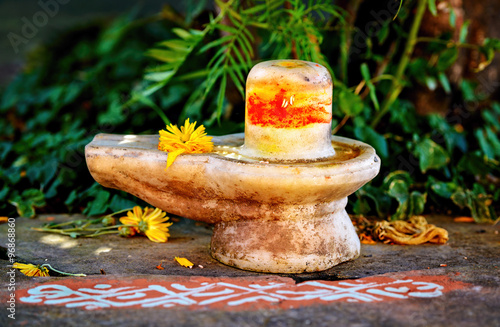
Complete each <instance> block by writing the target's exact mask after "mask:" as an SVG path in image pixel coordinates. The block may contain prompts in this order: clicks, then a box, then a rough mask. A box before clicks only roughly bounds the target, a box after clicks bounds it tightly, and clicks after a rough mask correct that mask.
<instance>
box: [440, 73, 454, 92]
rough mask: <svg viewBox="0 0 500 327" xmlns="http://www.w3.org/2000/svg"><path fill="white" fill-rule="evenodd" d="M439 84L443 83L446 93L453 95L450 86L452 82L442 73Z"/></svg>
mask: <svg viewBox="0 0 500 327" xmlns="http://www.w3.org/2000/svg"><path fill="white" fill-rule="evenodd" d="M438 78H439V82H440V83H441V86H442V87H443V89H444V91H445V92H446V94H450V93H451V86H450V81H449V80H448V77H446V74H445V73H443V72H441V73H439V74H438Z"/></svg>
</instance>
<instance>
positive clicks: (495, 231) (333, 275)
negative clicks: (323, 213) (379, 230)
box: [0, 215, 500, 326]
mask: <svg viewBox="0 0 500 327" xmlns="http://www.w3.org/2000/svg"><path fill="white" fill-rule="evenodd" d="M49 217H55V220H54V221H55V222H60V221H64V220H67V219H68V218H70V217H69V216H67V215H53V216H50V215H43V216H40V217H38V218H37V219H32V220H30V219H25V218H19V219H18V220H17V221H16V235H17V237H16V255H17V260H18V261H25V262H31V263H36V264H41V263H50V264H51V265H52V266H53V267H54V268H57V269H59V270H62V271H67V272H74V273H85V274H87V275H88V277H36V278H30V277H26V276H24V275H22V274H20V273H19V272H17V273H16V275H15V287H16V292H17V293H16V307H15V309H16V320H15V325H19V326H24V325H26V326H42V325H43V326H52V325H58V326H59V325H60V326H94V325H121V326H143V325H144V326H156V325H158V326H160V325H161V326H195V325H196V326H307V325H311V326H332V325H336V326H401V325H405V326H500V272H499V266H500V235H499V230H500V226H492V225H480V224H470V223H456V222H453V219H452V218H450V217H439V216H435V217H428V220H429V222H430V223H434V224H436V225H438V226H440V227H444V228H446V229H447V230H448V232H449V235H450V240H449V242H448V244H446V245H420V246H398V245H387V244H376V245H365V244H363V245H362V249H361V256H360V258H359V259H357V260H354V261H351V262H347V263H344V264H340V265H338V266H336V267H334V268H332V269H330V270H327V271H324V272H320V273H308V274H297V275H272V274H261V273H253V272H247V271H242V270H238V269H235V268H231V267H228V266H225V265H222V264H220V263H218V262H217V261H215V260H214V259H212V258H211V257H210V254H209V242H210V236H211V233H212V231H211V227H210V226H208V225H205V224H200V223H196V222H193V221H190V220H187V219H180V221H179V222H176V223H175V224H174V225H173V226H172V227H171V234H172V235H171V238H170V239H169V241H168V243H166V244H156V243H153V242H150V241H149V240H148V239H146V238H145V237H135V238H131V239H125V238H120V237H119V236H115V235H108V236H102V237H100V238H96V239H71V238H69V237H64V236H60V235H55V234H47V233H40V232H36V231H33V230H30V228H31V227H39V226H41V225H42V224H43V223H44V222H47V221H49V220H51V219H52V218H49ZM76 217H78V216H72V217H71V218H73V219H74V218H76ZM7 228H8V226H7V224H3V225H0V245H1V246H6V244H7V235H6V233H7ZM175 256H179V257H186V258H188V259H189V260H191V261H192V262H193V263H194V264H195V267H194V268H193V269H188V268H184V267H181V266H180V265H178V264H177V263H176V262H175V261H174V257H175ZM2 259H3V260H2V265H1V268H0V269H1V274H2V276H6V277H5V278H3V277H2V281H3V282H2V286H1V289H0V299H1V302H2V306H6V301H7V300H8V299H9V294H10V292H9V291H8V283H9V276H8V275H7V273H8V272H9V270H10V268H9V264H10V263H9V262H8V261H7V260H5V259H6V257H5V255H2ZM159 264H161V267H163V268H164V269H162V270H160V269H157V268H156V266H158V265H159ZM198 265H201V266H203V268H200V267H198ZM102 273H105V274H106V275H103V274H102ZM256 285H260V286H256ZM123 287H128V289H125V288H123ZM259 287H260V288H259ZM118 288H120V289H118ZM193 288H196V289H197V290H195V291H193V290H192V289H193ZM110 291H113V292H115V291H116V292H122V293H120V294H116V293H114V295H113V296H110V297H107V298H104V297H105V296H107V295H105V294H108V295H109V294H110V293H109V292H110ZM107 292H108V293H107ZM166 298H168V300H165V299H166ZM134 301H136V302H134ZM141 301H146V302H147V303H149V304H145V303H146V302H141ZM148 301H149V302H148ZM7 314H9V312H8V311H6V310H5V309H3V310H2V312H1V313H0V325H1V326H5V325H7V324H12V323H13V321H12V320H11V319H9V318H8V317H7Z"/></svg>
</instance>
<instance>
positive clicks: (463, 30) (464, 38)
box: [458, 20, 470, 43]
mask: <svg viewBox="0 0 500 327" xmlns="http://www.w3.org/2000/svg"><path fill="white" fill-rule="evenodd" d="M469 25H470V20H466V21H465V23H463V24H462V27H461V28H460V36H459V38H458V40H459V42H460V43H465V42H467V34H468V33H469Z"/></svg>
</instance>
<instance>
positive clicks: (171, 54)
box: [145, 49, 185, 63]
mask: <svg viewBox="0 0 500 327" xmlns="http://www.w3.org/2000/svg"><path fill="white" fill-rule="evenodd" d="M145 55H146V56H149V57H152V58H155V59H158V60H160V61H164V62H170V63H171V62H176V61H179V60H183V59H184V57H185V53H180V52H176V51H171V50H161V49H149V50H148V51H146V53H145Z"/></svg>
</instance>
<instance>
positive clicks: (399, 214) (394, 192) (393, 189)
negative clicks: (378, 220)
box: [387, 180, 409, 220]
mask: <svg viewBox="0 0 500 327" xmlns="http://www.w3.org/2000/svg"><path fill="white" fill-rule="evenodd" d="M408 189H409V185H408V184H407V183H406V182H405V181H404V180H394V181H392V182H391V184H390V185H389V190H388V192H387V194H388V195H389V196H391V197H393V198H395V199H396V200H397V201H398V203H399V205H398V209H397V210H396V212H395V213H394V214H393V215H392V216H391V220H398V219H404V218H406V216H407V213H408V209H409V201H408V200H409V192H408Z"/></svg>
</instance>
